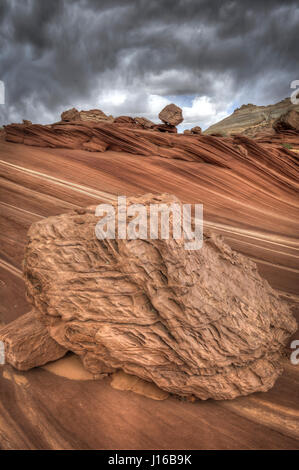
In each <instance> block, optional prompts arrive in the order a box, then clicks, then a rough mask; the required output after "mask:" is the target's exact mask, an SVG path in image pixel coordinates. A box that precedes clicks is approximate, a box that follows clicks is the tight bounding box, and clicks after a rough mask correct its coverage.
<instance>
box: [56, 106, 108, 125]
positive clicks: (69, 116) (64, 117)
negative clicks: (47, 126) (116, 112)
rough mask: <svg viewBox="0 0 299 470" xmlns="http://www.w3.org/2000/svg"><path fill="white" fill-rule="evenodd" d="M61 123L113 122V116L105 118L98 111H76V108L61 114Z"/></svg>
mask: <svg viewBox="0 0 299 470" xmlns="http://www.w3.org/2000/svg"><path fill="white" fill-rule="evenodd" d="M61 121H62V122H74V121H75V122H76V121H82V122H85V121H91V122H102V121H107V122H113V121H114V118H113V116H107V115H106V114H105V113H103V111H101V110H100V109H90V110H89V111H78V110H77V109H76V108H72V109H69V110H67V111H64V112H63V113H62V114H61Z"/></svg>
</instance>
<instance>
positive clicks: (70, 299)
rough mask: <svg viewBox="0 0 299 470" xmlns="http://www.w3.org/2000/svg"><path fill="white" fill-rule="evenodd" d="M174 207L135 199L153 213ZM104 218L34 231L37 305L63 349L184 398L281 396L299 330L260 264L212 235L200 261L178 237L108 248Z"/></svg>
mask: <svg viewBox="0 0 299 470" xmlns="http://www.w3.org/2000/svg"><path fill="white" fill-rule="evenodd" d="M174 201H176V199H175V198H173V197H169V196H166V195H164V196H160V197H158V196H152V195H147V196H144V197H139V198H130V199H129V198H128V200H127V202H128V204H130V203H143V204H146V206H147V209H148V208H149V204H150V203H157V202H159V203H161V202H164V203H170V202H174ZM94 210H95V208H94V207H90V208H87V209H86V210H78V211H74V212H70V213H68V214H64V215H60V216H55V217H49V218H47V219H44V220H41V221H39V222H37V223H35V224H33V225H32V226H31V228H30V230H29V243H28V247H27V250H26V255H25V261H24V273H25V282H26V286H27V293H28V298H29V300H30V301H31V302H32V304H33V305H34V307H35V308H36V309H37V310H38V311H39V312H40V314H41V316H42V318H43V322H44V324H45V325H46V326H47V329H48V332H49V335H50V336H51V337H52V338H53V340H55V342H57V343H59V344H60V345H61V346H62V347H63V348H65V349H66V350H71V351H73V352H74V353H75V354H77V355H79V356H80V357H81V359H82V362H83V364H84V366H85V367H86V369H87V370H89V371H90V372H91V373H92V374H93V375H95V374H99V373H103V374H106V373H110V372H113V371H115V370H117V369H121V370H123V371H124V372H126V373H128V374H133V375H135V376H137V377H140V378H141V379H143V380H147V381H150V382H154V383H155V384H156V385H157V386H158V387H160V388H161V389H163V390H166V391H168V392H171V393H175V394H178V395H181V396H187V397H188V396H196V397H198V398H201V399H207V398H214V399H231V398H234V397H237V396H239V395H247V394H249V393H252V392H255V391H266V390H268V389H269V388H271V387H272V386H273V384H274V382H275V380H276V379H277V377H278V376H279V374H280V373H281V371H282V368H281V365H280V358H281V354H282V351H283V349H284V346H285V344H286V343H287V340H288V338H289V336H290V335H291V334H292V333H293V332H294V331H295V330H296V322H295V320H294V319H293V317H292V315H291V313H290V311H289V309H288V306H287V304H286V303H285V302H284V301H281V300H280V299H279V297H278V295H277V294H276V293H275V291H273V289H271V287H270V286H269V284H268V283H267V282H266V281H264V280H263V279H262V278H261V277H260V276H259V274H258V271H257V268H256V265H255V264H254V263H253V262H252V261H250V260H249V259H247V258H246V257H244V256H242V255H241V254H238V253H236V252H234V251H232V250H231V249H230V248H229V247H228V246H227V245H225V244H224V243H223V242H222V240H221V239H219V238H218V237H216V236H215V235H214V234H206V235H205V240H204V244H203V248H202V249H201V250H198V251H187V250H185V247H184V242H183V240H174V239H172V238H170V239H169V240H161V239H158V240H120V239H116V240H102V241H99V240H98V239H97V238H96V237H95V225H96V223H97V221H98V218H97V217H95V215H94ZM30 348H31V345H30V341H29V342H28V345H27V349H28V352H29V353H30Z"/></svg>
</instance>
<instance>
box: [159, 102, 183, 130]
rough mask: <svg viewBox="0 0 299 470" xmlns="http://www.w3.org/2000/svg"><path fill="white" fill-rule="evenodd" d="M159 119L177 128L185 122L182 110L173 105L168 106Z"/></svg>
mask: <svg viewBox="0 0 299 470" xmlns="http://www.w3.org/2000/svg"><path fill="white" fill-rule="evenodd" d="M159 119H161V121H163V122H164V123H165V124H170V125H171V126H177V125H178V124H180V123H181V122H183V120H184V118H183V113H182V110H181V108H179V107H178V106H176V105H175V104H173V103H171V104H168V105H167V106H165V108H163V109H162V111H161V112H160V113H159Z"/></svg>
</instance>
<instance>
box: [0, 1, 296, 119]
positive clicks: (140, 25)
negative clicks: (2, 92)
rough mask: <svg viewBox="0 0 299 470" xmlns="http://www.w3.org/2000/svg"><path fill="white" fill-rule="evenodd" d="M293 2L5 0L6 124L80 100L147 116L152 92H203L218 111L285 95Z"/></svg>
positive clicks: (1, 9)
mask: <svg viewBox="0 0 299 470" xmlns="http://www.w3.org/2000/svg"><path fill="white" fill-rule="evenodd" d="M297 5H298V2H297V1H284V2H281V1H275V0H271V1H263V2H261V1H255V0H251V1H242V2H241V1H228V2H224V1H217V0H209V1H205V0H198V1H197V0H184V1H175V0H172V1H168V0H151V1H148V0H147V1H144V0H140V1H126V0H77V1H76V0H48V1H47V2H46V1H41V0H0V26H1V29H0V46H1V49H0V60H1V63H0V64H1V65H0V80H2V81H3V82H4V83H5V87H6V105H0V123H1V122H2V123H5V122H10V121H12V120H18V121H20V120H21V119H22V118H26V119H32V120H34V121H39V122H47V121H49V120H50V121H51V120H57V119H58V118H59V113H60V112H61V111H62V110H63V109H64V108H67V107H69V106H80V104H84V105H86V107H95V106H99V105H102V106H104V107H105V109H104V110H105V111H106V112H111V113H113V112H116V113H118V114H120V113H132V114H147V115H148V116H150V115H151V113H152V112H153V110H155V106H154V105H153V102H152V101H150V98H149V97H150V96H153V95H154V96H156V95H160V96H162V97H163V96H165V97H167V96H169V95H172V96H173V95H189V96H190V95H194V96H206V97H209V98H210V99H211V102H214V103H215V109H216V110H217V112H218V111H219V110H220V111H221V110H222V111H224V110H225V108H226V107H227V106H228V105H229V104H230V103H232V102H238V101H244V102H250V101H251V102H252V101H254V102H257V103H258V104H261V103H267V102H272V101H275V100H278V99H282V98H284V97H285V96H288V95H289V94H290V88H289V85H290V81H292V80H295V79H299V70H298V52H297V51H298V40H299V37H298V35H299V33H298V31H299V8H298V6H297ZM113 91H114V92H115V95H113V94H112V95H111V96H112V98H111V100H110V104H109V96H110V93H111V92H113ZM120 95H121V96H123V97H122V98H120ZM113 96H114V99H113ZM162 101H163V100H162ZM158 104H159V100H158V101H157V105H158ZM215 112H216V111H215ZM194 119H195V118H194Z"/></svg>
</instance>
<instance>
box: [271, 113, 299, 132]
mask: <svg viewBox="0 0 299 470" xmlns="http://www.w3.org/2000/svg"><path fill="white" fill-rule="evenodd" d="M273 127H274V129H276V130H277V131H278V132H280V131H285V130H291V131H299V112H298V111H296V110H295V109H291V110H290V111H288V112H287V113H285V114H283V115H282V116H280V118H278V119H277V120H276V121H275V122H274V124H273Z"/></svg>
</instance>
